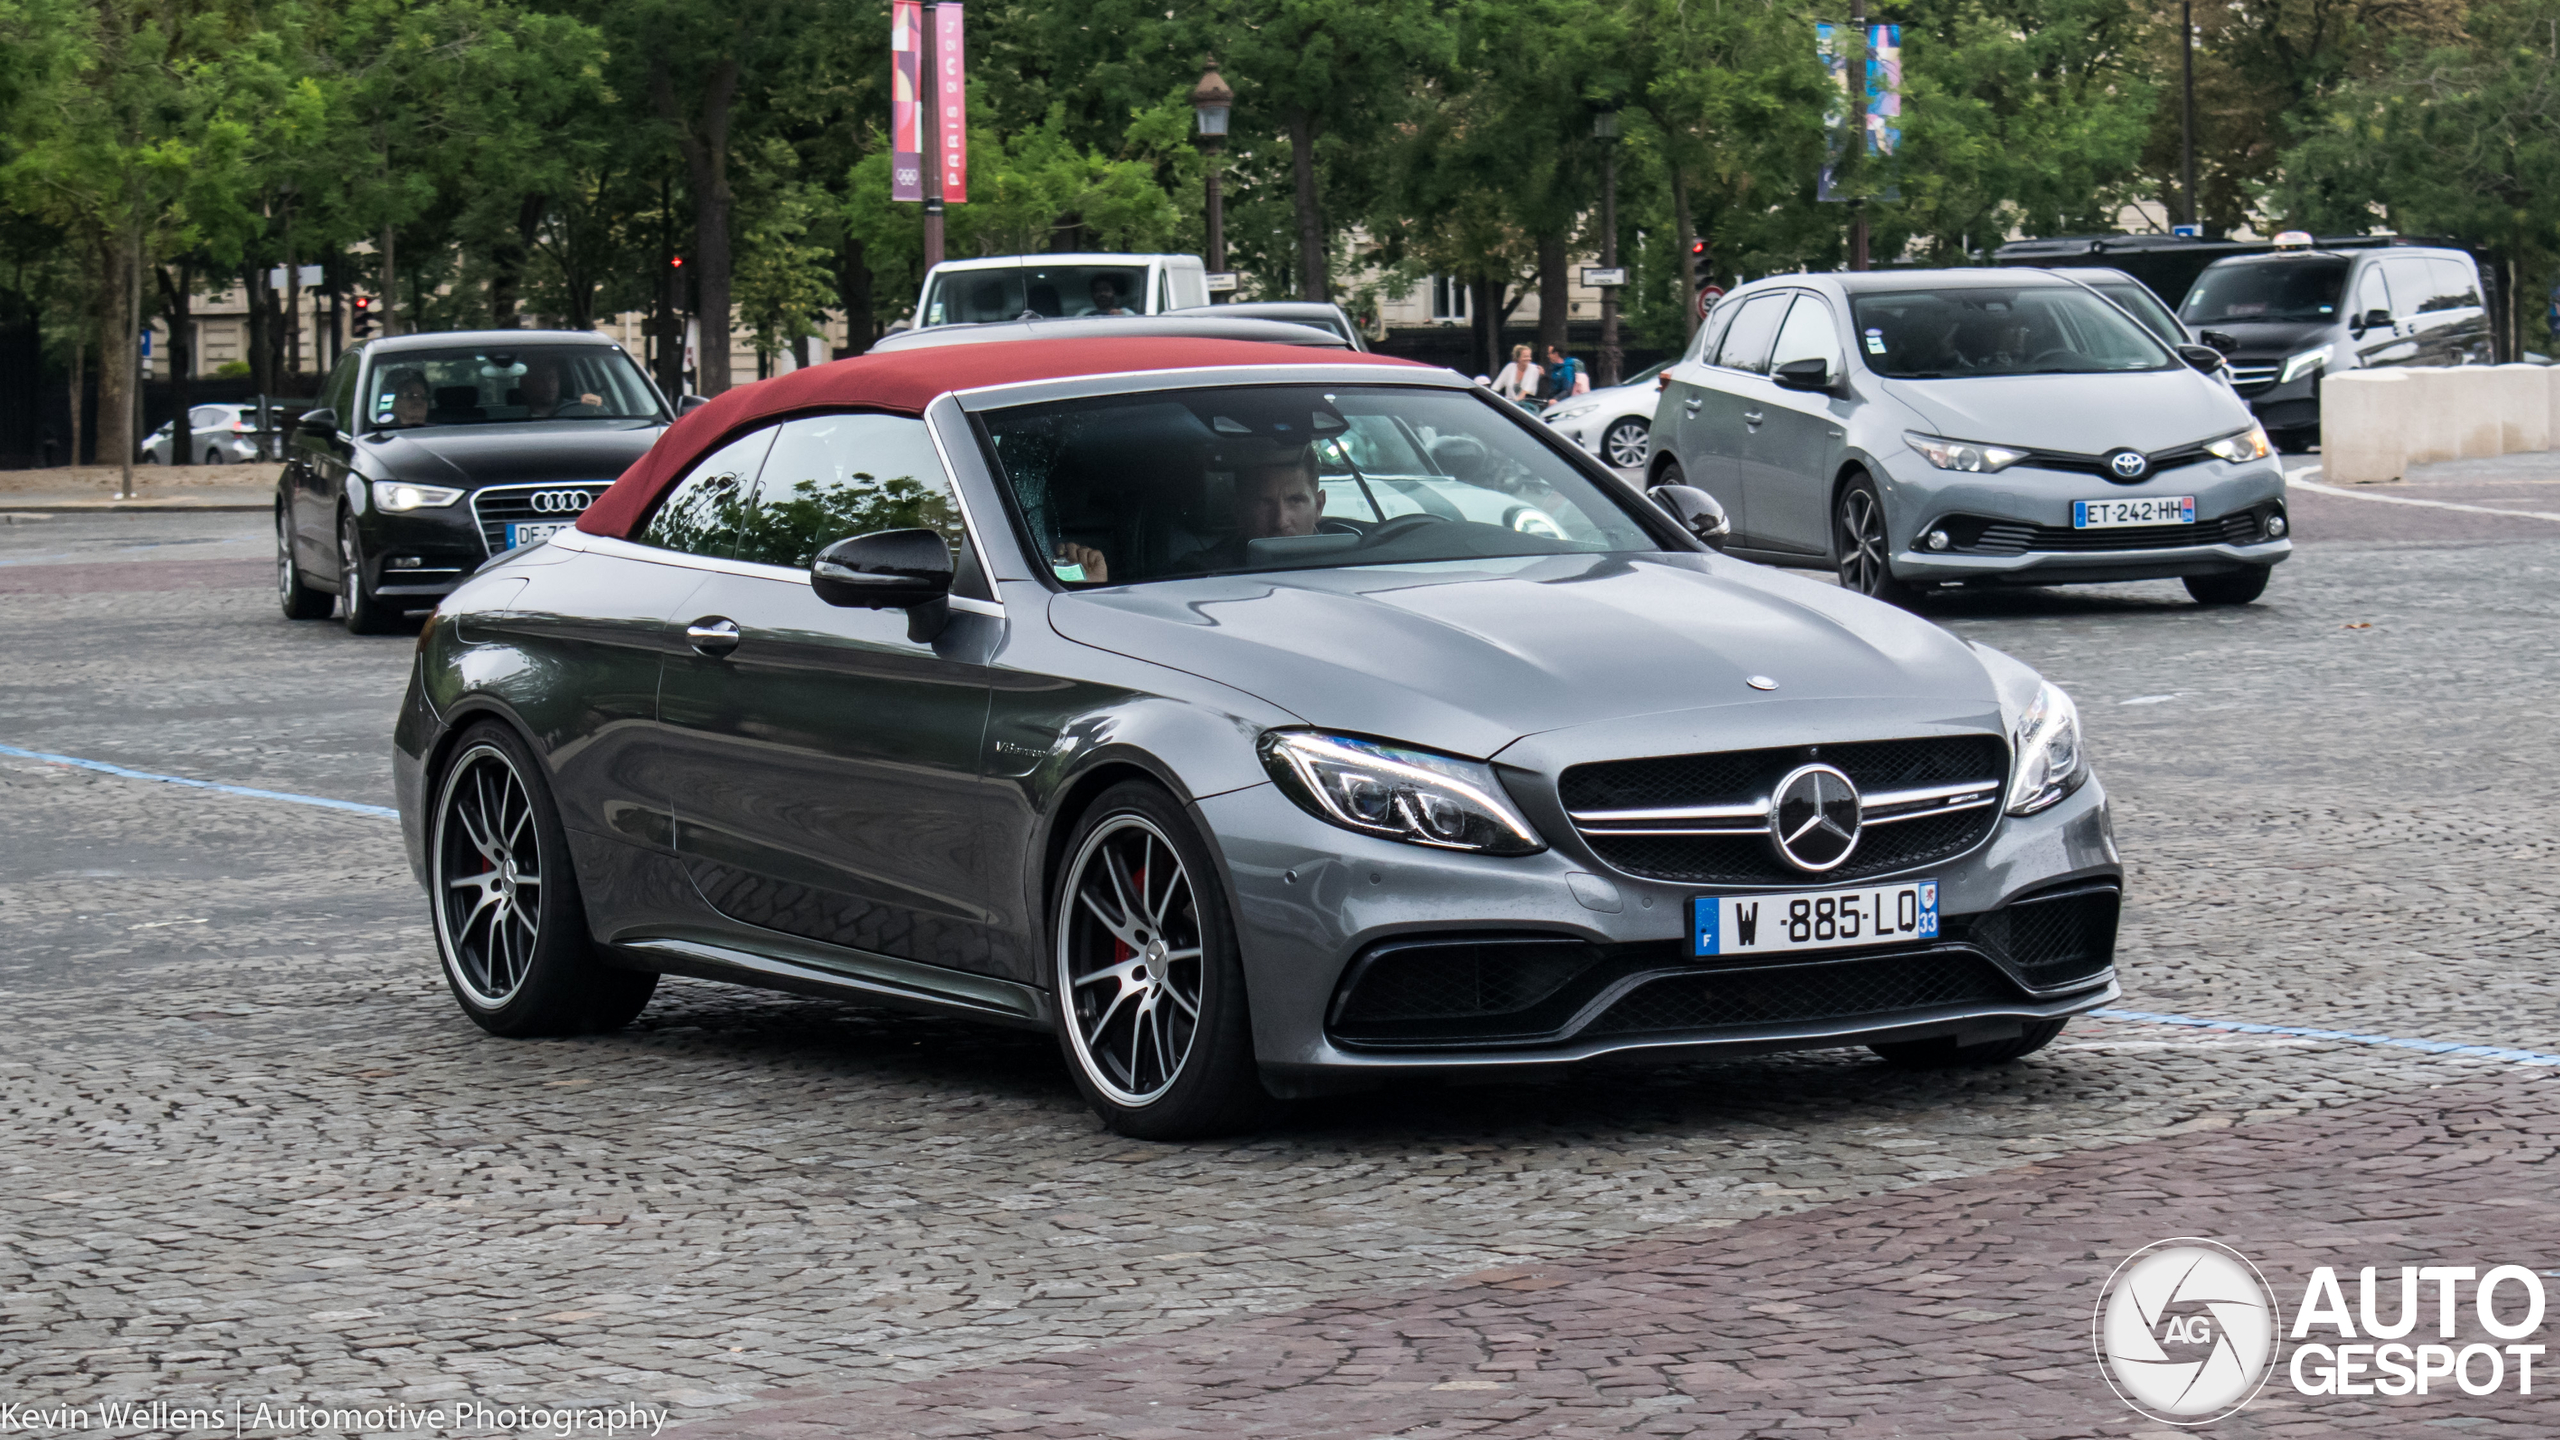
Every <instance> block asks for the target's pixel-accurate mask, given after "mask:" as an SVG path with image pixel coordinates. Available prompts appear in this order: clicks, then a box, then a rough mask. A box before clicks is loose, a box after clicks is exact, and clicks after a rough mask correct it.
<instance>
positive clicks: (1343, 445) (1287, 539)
mask: <svg viewBox="0 0 2560 1440" xmlns="http://www.w3.org/2000/svg"><path fill="white" fill-rule="evenodd" d="M986 423H987V432H988V434H989V436H990V437H991V438H992V439H993V441H994V444H995V454H996V460H997V463H998V468H999V471H1000V473H1001V474H1002V475H1003V476H1004V480H1005V488H1006V492H1007V498H1008V499H1009V500H1010V502H1011V503H1012V505H1013V507H1014V511H1015V514H1016V516H1017V517H1018V518H1019V519H1020V521H1021V523H1022V528H1023V529H1024V531H1026V532H1027V534H1028V536H1029V538H1030V540H1031V543H1032V544H1033V546H1034V547H1035V548H1036V550H1037V552H1038V553H1039V554H1041V555H1044V556H1047V557H1049V559H1050V561H1051V563H1052V565H1053V566H1055V567H1056V570H1057V574H1058V578H1059V579H1060V580H1062V581H1065V582H1067V583H1069V584H1111V585H1120V584H1129V583H1132V582H1142V581H1151V580H1165V579H1175V578H1182V577H1189V576H1198V575H1220V574H1232V573H1236V572H1241V571H1267V570H1304V569H1321V568H1330V567H1335V566H1345V565H1391V564H1414V563H1420V562H1426V561H1439V560H1472V559H1482V558H1490V557H1498V556H1520V555H1556V554H1588V553H1599V552H1607V551H1631V550H1656V549H1659V548H1661V547H1660V546H1659V545H1658V544H1657V543H1656V542H1655V541H1654V539H1653V538H1652V537H1651V536H1650V535H1648V534H1647V533H1646V532H1645V530H1644V529H1643V527H1642V526H1640V525H1638V524H1637V523H1636V521H1635V520H1634V519H1633V518H1632V517H1630V516H1629V515H1628V514H1627V512H1626V511H1625V510H1624V509H1622V508H1621V507H1620V506H1619V505H1618V504H1617V503H1616V502H1615V501H1613V500H1612V499H1611V498H1610V497H1609V496H1608V495H1607V494H1606V493H1605V492H1604V491H1603V490H1602V489H1601V488H1600V487H1599V486H1598V485H1596V484H1594V483H1593V482H1592V481H1591V480H1589V479H1587V478H1586V477H1584V475H1583V474H1582V473H1581V472H1580V471H1579V470H1577V469H1575V468H1574V466H1573V465H1572V464H1571V463H1570V462H1568V461H1566V460H1565V459H1564V458H1562V457H1561V456H1559V455H1557V454H1556V452H1555V451H1553V450H1551V449H1549V448H1547V446H1546V445H1545V444H1543V443H1541V442H1540V441H1539V440H1538V439H1537V438H1536V437H1535V436H1533V435H1531V434H1529V433H1527V432H1526V431H1524V430H1523V429H1522V427H1521V426H1520V424H1519V423H1518V422H1517V421H1514V420H1512V419H1511V418H1510V417H1508V416H1507V415H1505V414H1504V413H1502V412H1501V411H1499V410H1496V409H1495V408H1494V407H1493V406H1492V405H1490V404H1488V403H1486V402H1485V401H1483V400H1480V399H1478V398H1476V397H1475V396H1474V395H1473V394H1471V393H1469V392H1466V391H1454V390H1439V389H1426V388H1422V387H1419V386H1413V387H1386V386H1375V387H1367V386H1336V387H1330V388H1328V387H1318V386H1284V385H1274V386H1259V387H1253V388H1238V389H1217V390H1185V391H1178V392H1158V393H1154V394H1146V395H1113V396H1101V397H1096V398H1092V399H1083V400H1068V401H1059V402H1055V403H1051V404H1045V405H1025V406H1020V407H1017V408H1013V409H1006V410H998V411H994V412H991V413H990V414H989V415H988V416H987V417H986Z"/></svg>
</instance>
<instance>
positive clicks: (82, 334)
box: [62, 309, 89, 466]
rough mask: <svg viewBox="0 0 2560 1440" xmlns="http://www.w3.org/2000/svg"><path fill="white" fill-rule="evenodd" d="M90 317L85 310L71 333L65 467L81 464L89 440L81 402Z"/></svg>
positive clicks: (86, 380) (86, 371)
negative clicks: (68, 449) (83, 445)
mask: <svg viewBox="0 0 2560 1440" xmlns="http://www.w3.org/2000/svg"><path fill="white" fill-rule="evenodd" d="M88 371H89V315H88V312H87V310H86V309H83V310H82V312H81V315H80V324H79V325H78V326H76V327H75V328H74V329H73V330H72V332H71V454H70V458H68V459H66V460H64V461H63V462H62V463H64V464H65V465H73V466H76V465H78V464H79V463H80V442H81V441H82V440H84V439H86V438H87V435H86V433H85V432H86V430H87V427H86V426H85V425H83V424H82V423H81V422H82V420H83V419H84V418H85V417H84V416H83V415H82V414H81V405H80V402H81V400H82V399H83V398H85V395H86V392H87V390H88V381H89V374H88Z"/></svg>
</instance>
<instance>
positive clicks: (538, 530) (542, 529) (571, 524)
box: [507, 520, 578, 550]
mask: <svg viewBox="0 0 2560 1440" xmlns="http://www.w3.org/2000/svg"><path fill="white" fill-rule="evenodd" d="M577 523H578V522H577V521H575V520H526V521H522V522H510V523H509V524H508V526H507V548H508V549H510V550H513V549H516V548H518V547H520V546H525V545H530V544H532V543H533V542H534V541H536V540H548V539H550V538H551V537H552V536H554V535H557V534H559V533H560V532H561V531H563V530H568V529H573V528H575V527H576V525H577Z"/></svg>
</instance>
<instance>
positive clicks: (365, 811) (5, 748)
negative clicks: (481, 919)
mask: <svg viewBox="0 0 2560 1440" xmlns="http://www.w3.org/2000/svg"><path fill="white" fill-rule="evenodd" d="M0 755H15V756H17V757H18V758H19V759H21V760H41V761H43V762H45V763H46V764H48V765H69V766H72V767H74V768H75V769H80V770H95V771H97V772H98V773H99V774H101V775H114V776H117V777H118V778H120V779H125V780H157V781H159V782H160V783H161V784H163V785H184V786H186V787H188V788H189V789H192V790H218V791H220V792H222V793H223V794H225V795H245V796H247V797H248V798H249V799H252V800H282V801H284V802H285V803H287V804H289V805H317V806H319V807H320V808H321V809H323V810H344V811H346V812H347V813H348V814H350V815H369V816H372V817H373V818H374V819H376V820H397V819H399V818H400V812H399V811H397V810H394V809H392V808H390V807H389V806H387V805H359V804H357V803H356V802H354V801H353V800H331V799H328V798H326V797H324V796H319V795H289V794H286V793H285V792H284V791H282V790H255V789H251V788H250V787H249V786H246V785H217V784H215V783H214V782H213V781H211V780H190V779H187V778H186V777H185V776H183V775H154V774H152V773H151V772H150V771H148V770H127V769H126V768H124V767H123V766H121V765H110V764H108V763H107V762H105V761H103V760H83V759H81V758H79V757H78V756H76V755H48V754H46V753H45V752H44V751H42V750H21V749H19V748H18V747H17V746H15V745H0Z"/></svg>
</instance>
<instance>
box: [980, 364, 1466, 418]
mask: <svg viewBox="0 0 2560 1440" xmlns="http://www.w3.org/2000/svg"><path fill="white" fill-rule="evenodd" d="M1230 385H1417V386H1422V387H1425V388H1428V389H1435V390H1474V389H1475V388H1477V387H1476V384H1475V382H1474V381H1472V380H1469V379H1467V378H1466V377H1465V376H1463V375H1460V374H1459V373H1458V372H1457V371H1455V370H1443V369H1439V368H1437V367H1432V366H1418V365H1417V366H1404V365H1340V364H1334V365H1328V364H1324V363H1321V362H1318V363H1314V364H1307V365H1201V366H1194V367H1191V368H1188V369H1182V370H1115V371H1111V372H1109V373H1107V374H1101V375H1069V376H1062V377H1056V378H1051V379H1043V380H1010V381H1006V382H1005V383H1003V384H1000V385H980V386H974V387H972V388H970V389H966V390H954V391H951V392H950V394H949V397H948V398H950V399H953V400H956V401H958V402H959V404H960V407H961V408H962V409H964V410H966V411H968V412H969V413H971V414H973V415H974V414H979V413H982V412H984V411H988V410H998V409H1005V408H1008V407H1011V406H1015V405H1035V404H1039V403H1041V402H1043V401H1049V400H1081V399H1085V398H1087V397H1089V396H1096V395H1126V394H1134V393H1144V392H1146V391H1150V390H1209V389H1216V388H1219V387H1223V386H1230ZM935 403H936V404H939V403H941V402H940V401H938V400H937V401H936V402H935Z"/></svg>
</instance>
